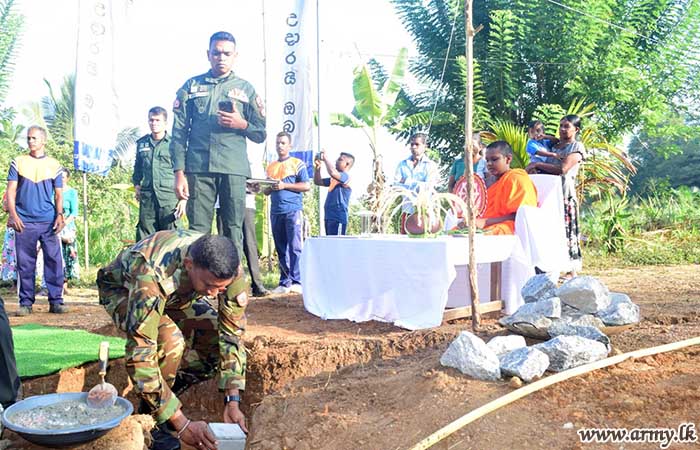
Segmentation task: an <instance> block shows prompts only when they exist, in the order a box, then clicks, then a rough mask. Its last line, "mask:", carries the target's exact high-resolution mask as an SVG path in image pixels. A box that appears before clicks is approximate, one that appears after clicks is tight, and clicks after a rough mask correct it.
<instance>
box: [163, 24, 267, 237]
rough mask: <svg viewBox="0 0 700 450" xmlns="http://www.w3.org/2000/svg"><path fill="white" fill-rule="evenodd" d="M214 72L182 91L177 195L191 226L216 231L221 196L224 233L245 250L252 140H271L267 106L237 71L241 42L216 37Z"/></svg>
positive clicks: (211, 53) (175, 151) (175, 138)
mask: <svg viewBox="0 0 700 450" xmlns="http://www.w3.org/2000/svg"><path fill="white" fill-rule="evenodd" d="M207 56H208V58H209V63H210V64H211V70H209V71H208V72H207V73H205V74H202V75H198V76H196V77H193V78H190V79H189V80H187V81H186V82H185V84H184V85H183V86H182V87H181V88H180V89H179V90H178V91H177V98H176V99H175V103H174V104H173V111H174V116H175V117H174V121H173V133H172V141H171V142H170V153H171V154H172V158H173V169H174V171H175V193H176V194H177V197H178V198H179V199H181V200H188V203H187V218H188V219H189V224H190V228H191V229H193V230H197V231H200V232H203V233H206V232H209V231H210V230H211V226H212V221H213V218H214V203H215V202H216V197H217V195H218V196H219V202H220V213H221V219H222V221H223V233H224V235H225V236H227V237H229V238H231V239H233V241H234V242H235V243H236V247H237V248H238V249H239V251H240V249H241V241H242V240H243V233H242V226H243V216H244V215H245V184H246V178H250V175H251V174H250V166H249V164H248V156H247V154H246V139H250V140H251V141H253V142H256V143H261V142H263V141H264V140H265V115H264V110H263V102H262V100H261V98H260V96H259V95H257V94H256V93H255V89H253V86H252V85H251V84H250V83H248V82H247V81H245V80H243V79H241V78H238V77H237V76H236V75H235V74H234V73H233V71H232V67H233V63H234V60H235V59H236V56H237V53H236V40H235V39H234V37H233V36H232V35H231V34H230V33H227V32H224V31H220V32H217V33H214V34H213V35H212V36H211V38H210V39H209V50H208V51H207Z"/></svg>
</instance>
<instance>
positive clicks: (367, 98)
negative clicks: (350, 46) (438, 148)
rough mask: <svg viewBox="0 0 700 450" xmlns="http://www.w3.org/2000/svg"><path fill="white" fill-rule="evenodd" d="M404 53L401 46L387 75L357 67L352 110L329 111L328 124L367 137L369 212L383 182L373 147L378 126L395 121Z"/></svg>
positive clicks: (379, 155)
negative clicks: (369, 153)
mask: <svg viewBox="0 0 700 450" xmlns="http://www.w3.org/2000/svg"><path fill="white" fill-rule="evenodd" d="M406 54H407V51H406V49H405V48H402V49H401V50H400V51H399V55H398V56H397V57H396V61H395V63H394V67H393V69H392V71H391V75H390V76H389V77H385V76H381V75H380V76H376V77H375V76H373V74H372V71H371V70H370V67H369V65H368V64H363V65H361V66H359V67H357V68H356V69H355V72H354V75H355V78H354V79H353V83H352V91H353V96H354V98H355V107H354V108H353V110H352V113H351V114H344V113H331V124H332V125H338V126H341V127H352V128H360V129H362V131H364V133H365V135H366V136H367V139H368V141H369V147H370V149H371V150H372V182H371V183H370V185H369V187H368V188H367V193H368V197H367V206H368V207H369V208H370V209H371V210H373V211H376V210H377V208H378V206H379V203H378V202H379V196H380V195H381V193H382V190H383V188H384V182H385V178H384V170H383V167H382V153H381V149H380V148H379V147H378V146H377V132H378V131H379V130H380V129H381V128H382V127H390V126H391V125H393V124H395V123H396V119H397V116H398V111H397V107H396V105H397V101H396V99H397V96H398V95H399V92H400V90H401V83H402V82H403V78H404V74H405V72H406V59H407V58H406Z"/></svg>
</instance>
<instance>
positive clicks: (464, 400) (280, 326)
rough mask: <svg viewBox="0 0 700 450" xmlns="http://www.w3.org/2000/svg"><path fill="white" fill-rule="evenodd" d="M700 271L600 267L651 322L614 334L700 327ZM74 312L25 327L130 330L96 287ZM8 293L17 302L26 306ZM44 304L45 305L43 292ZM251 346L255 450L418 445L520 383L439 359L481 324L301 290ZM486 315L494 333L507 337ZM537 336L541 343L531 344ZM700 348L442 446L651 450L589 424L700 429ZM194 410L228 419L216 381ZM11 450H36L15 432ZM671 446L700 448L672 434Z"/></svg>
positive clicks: (589, 382)
mask: <svg viewBox="0 0 700 450" xmlns="http://www.w3.org/2000/svg"><path fill="white" fill-rule="evenodd" d="M699 269H700V266H697V265H687V266H673V267H641V268H624V269H606V270H605V271H602V270H601V271H588V272H587V273H586V275H593V276H596V277H599V278H600V279H601V280H602V281H603V282H604V283H605V284H606V285H607V286H608V287H609V288H610V290H611V291H615V292H624V293H626V294H628V295H629V296H630V297H631V298H632V300H633V301H634V302H635V303H637V304H639V305H640V307H641V311H642V316H643V318H642V322H641V323H639V324H638V325H636V326H634V327H632V328H631V329H628V330H625V331H624V332H622V333H620V334H616V335H613V336H611V339H612V343H613V346H614V348H615V349H616V351H617V352H629V351H633V350H637V349H642V348H648V347H653V346H657V345H661V344H666V343H670V342H675V341H679V340H682V339H688V338H692V337H697V336H700V308H699V306H700V277H699V276H698V274H700V270H699ZM73 291H74V294H75V295H73V296H70V297H69V298H68V302H69V304H70V306H71V312H70V313H69V314H65V315H61V316H58V315H54V314H48V306H47V305H46V301H45V299H40V300H39V301H38V302H37V304H36V305H35V308H34V310H35V313H34V314H32V315H31V316H29V317H11V319H10V320H11V323H12V325H17V324H21V323H28V322H34V323H43V324H47V325H55V326H63V327H67V328H81V329H86V330H88V331H92V332H96V333H101V334H107V335H119V333H118V331H117V330H116V329H115V328H114V326H113V325H112V324H111V323H110V321H109V318H108V316H107V314H106V313H105V312H104V310H103V309H102V308H101V307H100V306H99V305H98V304H97V302H96V298H95V297H96V293H95V291H94V290H91V289H85V290H73ZM11 295H12V294H10V293H7V292H3V296H4V298H5V300H6V308H7V309H8V312H9V313H10V314H11V313H12V312H14V310H15V309H16V307H17V306H16V305H13V304H12V303H13V302H12V301H10V300H9V299H11V298H12V297H11ZM42 300H43V301H42ZM248 317H249V322H248V331H247V334H246V338H245V340H246V343H247V347H248V349H249V351H250V353H249V362H248V376H247V377H248V384H247V389H246V392H245V396H244V404H243V408H244V411H245V412H246V414H247V416H248V420H249V425H250V430H251V433H250V435H249V437H248V448H250V449H254V450H283V449H288V450H291V449H300V450H305V449H308V450H311V449H338V450H342V449H348V450H350V449H353V450H354V449H389V450H394V449H407V448H410V447H411V446H412V445H414V444H416V443H417V442H419V441H420V440H422V439H423V438H425V437H426V436H428V435H430V434H431V433H433V432H434V431H436V430H438V429H439V428H441V427H443V426H445V425H447V424H448V423H450V422H452V421H454V420H455V419H457V418H459V417H461V416H462V415H464V414H467V413H468V412H470V411H472V410H473V409H475V408H478V407H479V406H481V405H484V404H485V403H488V402H489V401H491V400H494V399H496V398H498V397H500V396H502V395H505V394H507V393H509V392H511V391H512V390H514V387H511V385H510V384H509V383H508V382H507V381H499V382H484V381H477V380H474V379H470V378H469V377H466V376H464V375H462V374H461V373H459V372H458V371H456V370H454V369H451V368H445V367H442V366H441V365H440V363H439V358H440V355H441V354H442V352H443V351H444V350H445V349H446V348H447V346H448V345H449V343H450V342H451V341H452V339H453V338H454V337H455V336H456V335H457V334H458V333H459V332H460V331H462V330H471V322H470V321H468V320H459V321H455V322H451V323H446V324H443V325H442V326H440V327H437V328H433V329H428V330H419V331H407V330H403V329H401V328H398V327H395V326H393V325H391V324H386V323H381V322H365V323H353V322H349V321H344V320H332V321H324V320H321V319H319V318H317V317H315V316H313V315H311V314H309V313H307V312H306V311H305V310H304V307H303V303H302V299H301V296H298V295H286V296H270V297H267V298H262V299H253V300H252V301H251V304H250V306H249V308H248ZM496 319H497V317H496V316H493V315H492V316H490V317H487V318H485V320H484V323H483V326H482V329H481V330H480V332H479V333H478V334H479V335H480V336H481V337H482V338H484V339H485V340H487V339H490V338H491V337H493V336H496V335H504V334H507V333H506V331H505V329H503V328H502V327H501V326H500V325H498V324H497V323H496ZM529 343H534V341H530V342H529ZM110 367H111V369H110V373H109V374H108V381H109V382H111V383H113V384H114V385H115V386H116V387H117V389H118V391H119V393H120V395H123V396H126V398H128V399H130V400H132V401H136V399H135V396H134V394H133V392H132V389H131V387H130V386H129V384H128V382H127V377H126V371H125V368H124V364H123V360H118V361H112V362H111V363H110ZM698 369H700V347H699V346H695V347H689V348H686V349H683V350H679V351H674V352H670V353H665V354H660V355H656V356H650V357H645V358H639V359H635V360H628V361H626V362H624V363H622V364H619V365H616V366H612V367H609V368H606V369H601V370H598V371H595V372H593V373H590V374H588V375H584V376H581V377H577V378H574V379H571V380H568V381H565V382H563V383H559V384H557V385H555V386H551V387H548V388H545V389H543V390H541V391H539V392H536V393H534V394H531V395H529V396H527V397H525V398H523V399H521V400H518V401H516V402H514V403H512V404H510V405H508V406H506V407H503V408H501V409H498V410H496V411H494V412H492V413H491V414H488V415H486V416H484V417H482V418H480V419H478V420H477V421H475V422H473V423H471V424H470V425H468V426H466V427H465V428H462V429H461V430H459V431H457V432H456V433H454V434H452V435H451V436H449V437H448V438H446V439H444V440H442V441H440V442H439V443H437V444H436V445H435V446H434V447H432V448H435V449H443V450H447V449H544V448H552V449H560V448H561V449H584V448H585V449H589V448H590V449H599V448H606V449H607V448H610V449H620V448H625V449H652V448H660V447H659V443H634V444H632V443H625V444H620V443H618V444H611V443H608V444H593V443H586V444H584V443H581V442H580V440H579V437H578V434H577V430H579V429H581V428H593V427H626V428H630V429H631V428H650V427H666V428H678V427H679V426H681V425H682V424H684V423H691V424H693V425H694V426H695V427H696V430H697V429H698V428H700V408H699V407H698V405H699V404H700V375H699V374H698V373H699V372H700V370H698ZM97 382H98V374H97V365H96V364H87V365H85V366H83V367H79V368H73V369H67V370H64V371H62V372H60V373H58V374H55V375H51V376H47V377H40V378H35V379H29V380H24V383H23V386H24V390H25V395H36V394H43V393H52V392H76V391H86V390H87V389H89V388H90V387H91V386H93V385H94V384H96V383H97ZM181 399H182V400H183V403H184V404H185V412H186V413H187V414H188V415H189V416H190V417H192V418H196V419H204V420H209V421H215V422H220V421H221V395H220V394H218V393H217V392H216V384H215V382H214V381H209V382H205V383H202V384H200V385H197V386H194V387H193V388H191V389H189V390H188V391H187V392H186V393H185V394H183V395H182V396H181ZM7 434H8V435H9V436H6V437H9V438H10V440H11V442H12V444H11V447H10V448H13V449H14V448H17V449H19V448H22V449H36V448H39V447H36V446H32V445H31V444H28V443H27V442H26V441H24V440H22V439H21V438H19V437H17V436H15V435H13V434H12V433H7ZM669 448H678V449H685V448H700V441H698V443H694V444H693V443H680V442H679V443H672V444H671V446H670V447H669Z"/></svg>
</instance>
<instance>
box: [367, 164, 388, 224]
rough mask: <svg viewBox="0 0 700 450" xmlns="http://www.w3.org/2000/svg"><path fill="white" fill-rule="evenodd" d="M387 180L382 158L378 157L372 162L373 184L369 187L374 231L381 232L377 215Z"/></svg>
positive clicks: (368, 198) (369, 201)
mask: <svg viewBox="0 0 700 450" xmlns="http://www.w3.org/2000/svg"><path fill="white" fill-rule="evenodd" d="M385 182H386V179H385V177H384V170H383V167H382V156H381V155H377V156H375V157H374V160H373V161H372V182H371V183H370V184H369V186H367V208H368V209H369V210H370V211H372V212H373V213H375V214H374V216H373V217H372V229H373V230H375V231H379V230H380V228H379V217H377V215H376V213H377V211H378V210H379V204H380V200H381V198H382V192H384V184H385Z"/></svg>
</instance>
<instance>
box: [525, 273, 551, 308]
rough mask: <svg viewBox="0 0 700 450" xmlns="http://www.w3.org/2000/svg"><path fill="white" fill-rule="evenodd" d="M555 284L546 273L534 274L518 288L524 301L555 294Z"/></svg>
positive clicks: (542, 298) (536, 299)
mask: <svg viewBox="0 0 700 450" xmlns="http://www.w3.org/2000/svg"><path fill="white" fill-rule="evenodd" d="M556 291H557V285H556V284H554V283H553V282H552V280H551V279H550V278H549V276H548V275H547V274H546V273H541V274H539V275H535V276H534V277H532V278H530V279H529V280H527V283H525V286H523V288H522V289H521V290H520V294H521V295H522V296H523V300H525V303H533V302H538V301H540V300H546V299H548V298H550V297H554V296H555V295H556Z"/></svg>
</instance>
